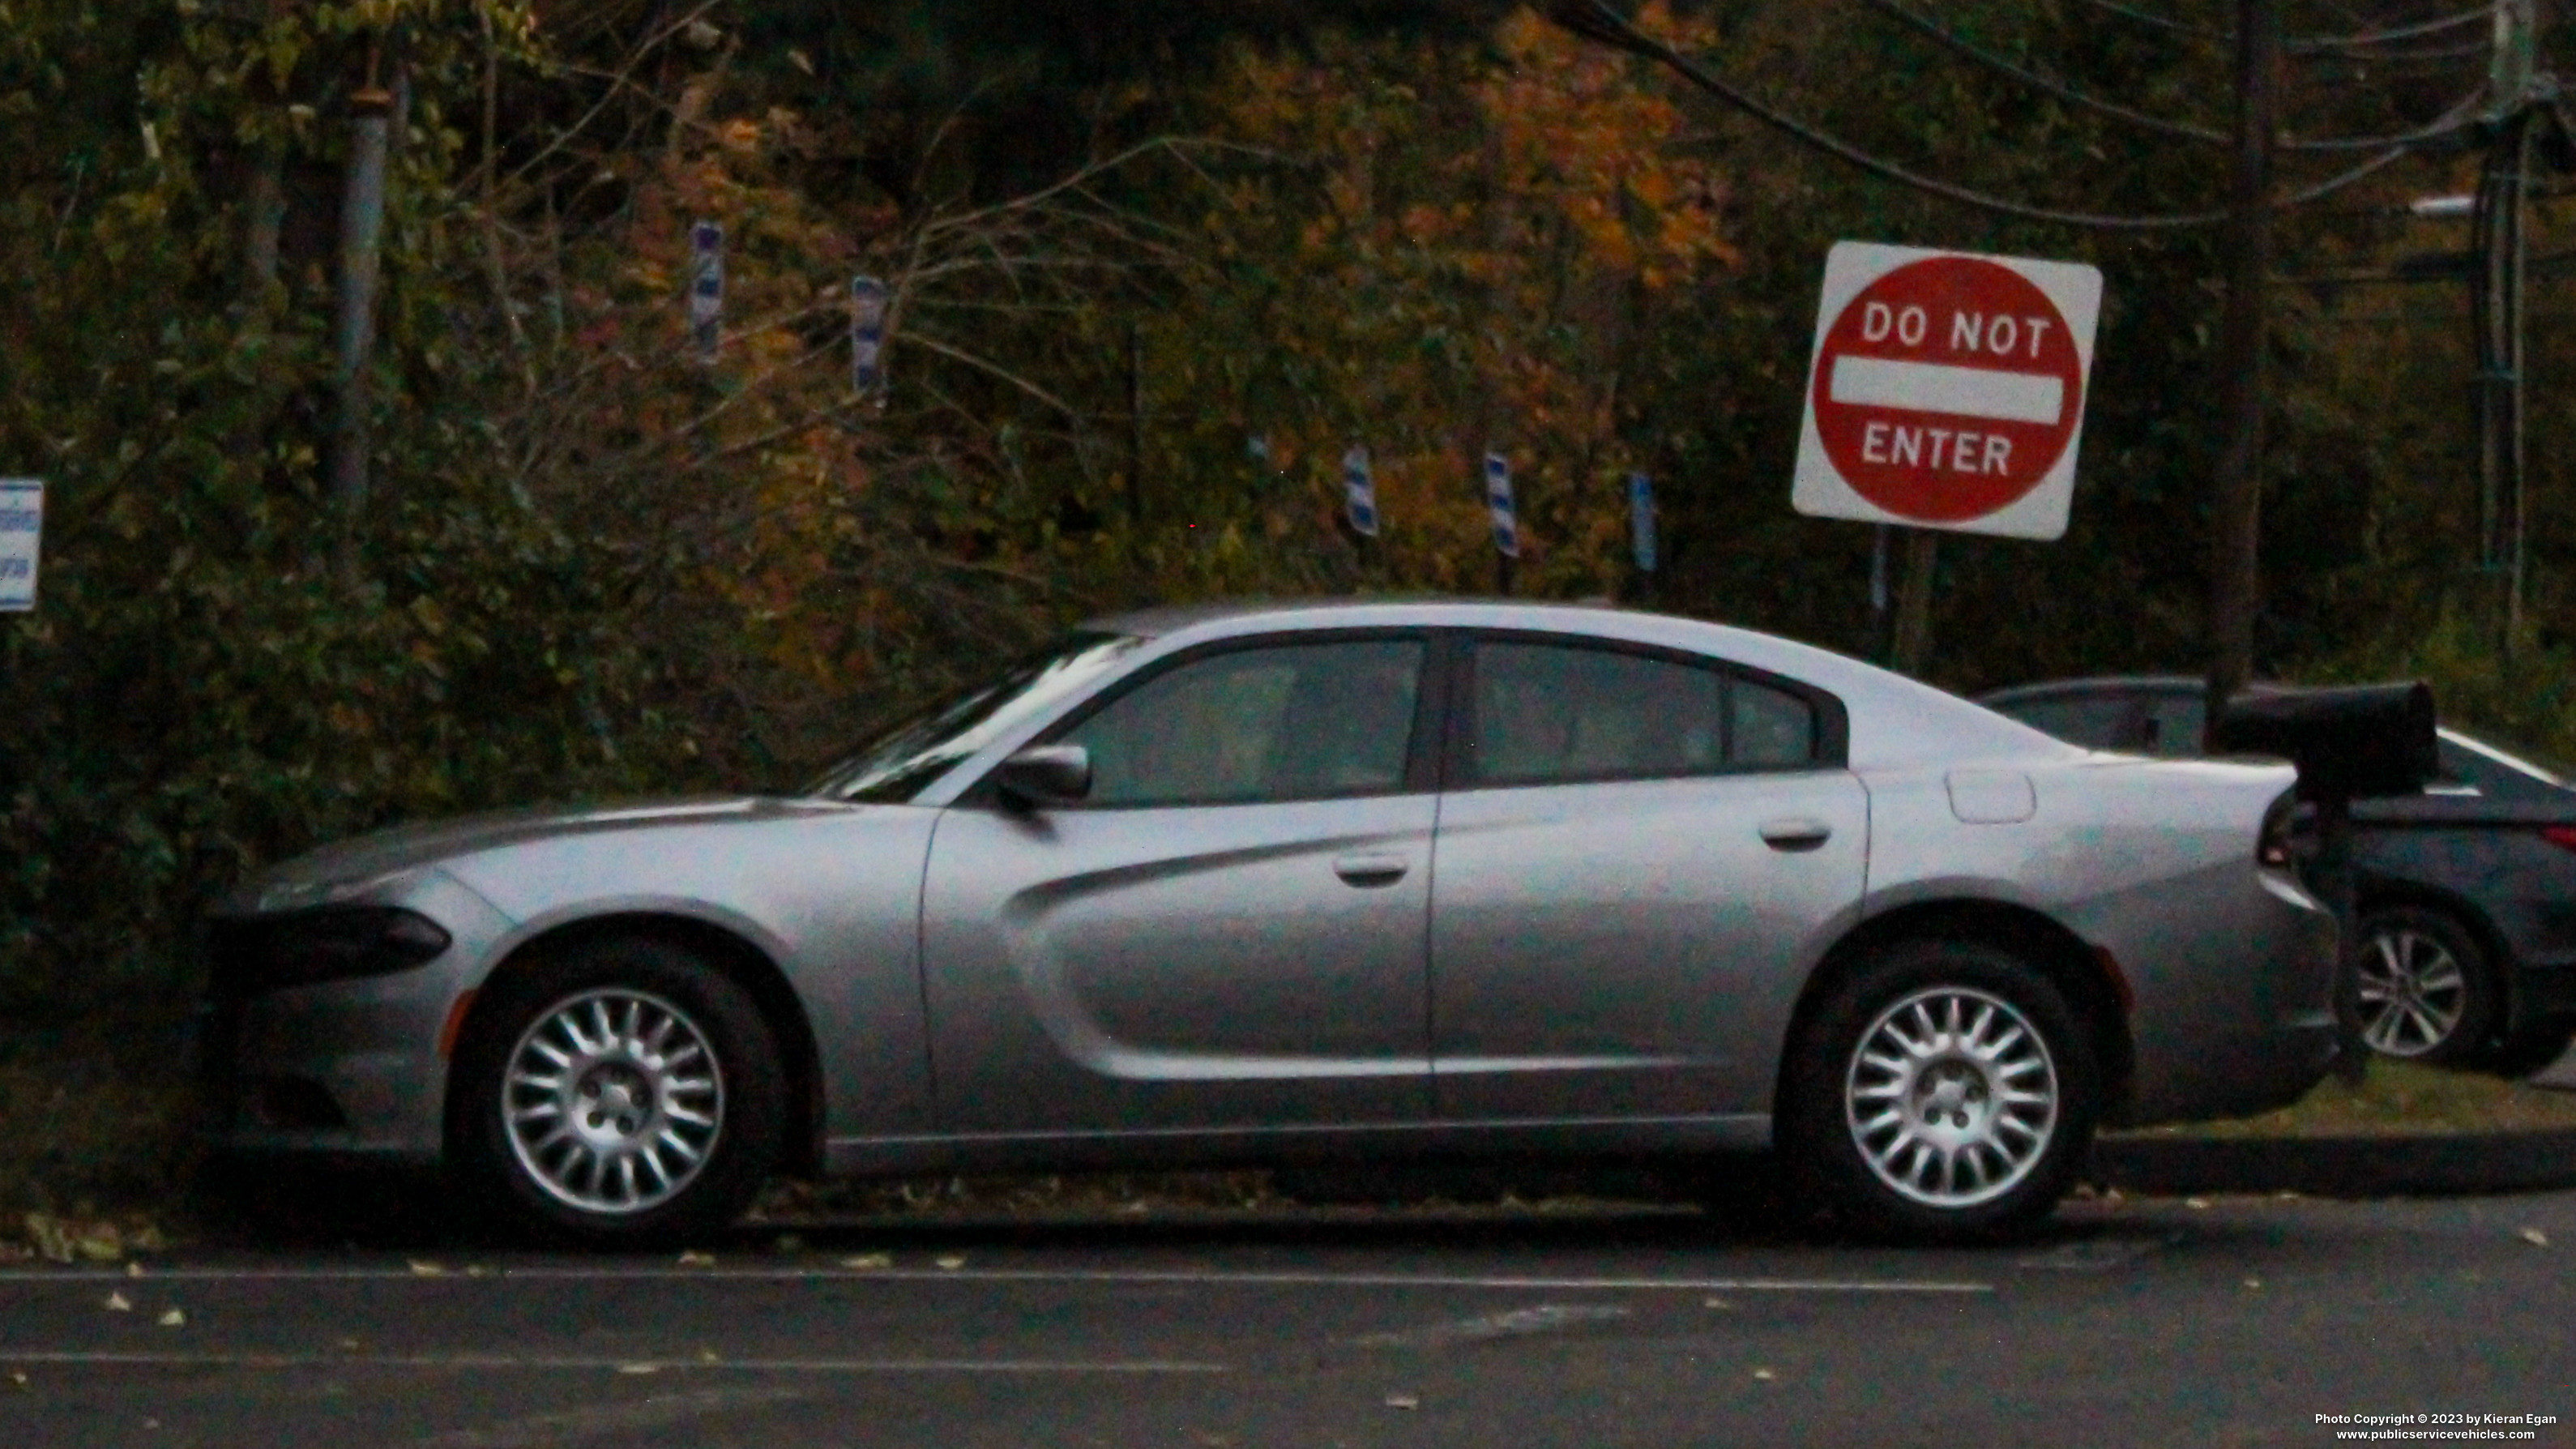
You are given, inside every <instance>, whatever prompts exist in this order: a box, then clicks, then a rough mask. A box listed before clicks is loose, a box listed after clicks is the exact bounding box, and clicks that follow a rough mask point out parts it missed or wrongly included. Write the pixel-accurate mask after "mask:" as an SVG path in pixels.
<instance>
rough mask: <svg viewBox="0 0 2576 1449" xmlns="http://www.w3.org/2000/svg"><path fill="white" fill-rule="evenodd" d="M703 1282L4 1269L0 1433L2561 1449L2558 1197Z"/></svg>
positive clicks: (2101, 1208) (289, 1270)
mask: <svg viewBox="0 0 2576 1449" xmlns="http://www.w3.org/2000/svg"><path fill="white" fill-rule="evenodd" d="M2535 1239H2537V1240H2535ZM880 1255H882V1256H880ZM707 1256H708V1258H710V1259H711V1261H698V1260H696V1259H695V1257H694V1256H693V1258H692V1260H691V1261H688V1262H680V1261H675V1260H674V1259H672V1258H670V1257H658V1256H657V1257H654V1258H650V1259H644V1258H600V1257H542V1256H513V1255H507V1254H494V1253H464V1252H460V1251H458V1250H456V1249H454V1248H452V1247H451V1248H445V1249H440V1250H437V1251H436V1252H434V1253H432V1252H428V1251H421V1252H412V1253H405V1252H400V1251H395V1252H386V1251H382V1250H374V1249H370V1250H366V1251H339V1252H313V1251H295V1252H267V1253H249V1252H208V1253H204V1254H201V1255H199V1256H197V1257H195V1258H193V1259H189V1260H186V1261H183V1262H174V1263H162V1264H156V1265H154V1266H152V1267H150V1268H147V1269H146V1270H144V1272H143V1273H142V1274H141V1276H129V1275H128V1274H127V1273H126V1272H124V1271H122V1270H118V1271H109V1272H97V1271H74V1270H70V1269H59V1268H45V1269H29V1270H21V1271H14V1272H8V1273H5V1274H0V1445H8V1446H21V1445H26V1446H34V1445H44V1446H52V1445H83V1446H87V1445H133V1446H153V1449H176V1446H182V1445H225V1446H232V1445H241V1446H261V1449H303V1446H318V1449H361V1446H365V1449H373V1446H400V1445H419V1446H446V1449H500V1446H554V1445H574V1446H585V1449H587V1446H598V1449H614V1446H630V1445H631V1446H654V1449H678V1446H743V1449H803V1446H825V1445H829V1446H843V1445H868V1446H879V1445H938V1446H981V1445H989V1446H1011V1449H1024V1446H1054V1445H1068V1446H1073V1445H1100V1446H1116V1449H1125V1446H1144V1445H1172V1446H1183V1449H1193V1446H1195V1449H1233V1446H1256V1445H1279V1446H1295V1449H1325V1446H1334V1445H1351V1446H1359V1445H1371V1446H1375V1445H1390V1446H1392V1445H1456V1446H1471V1445H1472V1446H1496V1445H1579V1446H1596V1445H1641V1446H1645V1445H1651V1446H1679V1445H1703V1444H1705V1445H1794V1444H1813V1445H1833V1446H1857V1445H1900V1446H1901V1445H1927V1446H1929V1445H1961V1444H1979V1445H1988V1444H1991V1445H2022V1444H2028V1445H2050V1446H2055V1445H2087V1446H2092V1445H2100V1446H2119V1445H2154V1446H2203V1445H2213V1446H2215V1445H2325V1444H2332V1443H2335V1442H2337V1441H2336V1439H2335V1438H2334V1432H2333V1429H2332V1428H2331V1427H2330V1426H2327V1425H2323V1424H2320V1423H2319V1422H2318V1420H2317V1416H2319V1415H2327V1414H2353V1415H2360V1414H2374V1413H2375V1414H2393V1413H2424V1414H2435V1415H2439V1414H2470V1415H2489V1414H2493V1415H2508V1414H2540V1415H2553V1416H2555V1418H2556V1422H2555V1423H2553V1424H2547V1425H2544V1426H2542V1427H2540V1428H2538V1429H2537V1431H2536V1433H2537V1437H2536V1438H2533V1439H2528V1440H2519V1441H2515V1440H2502V1439H2496V1440H2478V1441H2466V1440H2456V1439H2455V1440H2432V1439H2423V1440H2413V1441H2408V1442H2417V1443H2442V1442H2526V1443H2538V1444H2544V1445H2576V1429H2572V1428H2571V1427H2570V1425H2571V1422H2576V1311H2571V1309H2576V1194H2561V1195H2553V1196H2535V1197H2520V1198H2489V1199H2454V1200H2445V1201H2422V1202H2391V1203H2335V1202H2322V1201H2315V1200H2306V1199H2298V1200H2284V1199H2278V1198H2221V1199H2216V1200H2213V1201H2210V1202H2207V1203H2206V1204H2203V1205H2199V1206H2195V1205H2194V1204H2193V1203H2192V1202H2188V1201H2178V1200H2149V1201H2136V1202H2127V1203H2119V1204H2104V1203H2098V1202H2094V1203H2075V1204H2070V1205H2069V1206H2068V1207H2067V1208H2066V1209H2065V1210H2064V1211H2063V1212H2062V1213H2061V1215H2060V1217H2059V1218H2058V1220H2057V1221H2056V1223H2055V1224H2054V1225H2053V1227H2052V1228H2051V1230H2050V1231H2049V1232H2048V1233H2047V1234H2046V1235H2045V1236H2044V1237H2042V1238H2041V1239H2040V1240H2038V1241H2036V1242H2031V1243H2025V1244H2021V1245H2016V1246H2013V1247H2003V1248H1981V1249H1975V1250H1940V1251H1907V1250H1896V1249H1888V1248H1880V1247H1868V1246H1856V1245H1848V1244H1833V1243H1822V1242H1815V1241H1798V1240H1784V1239H1777V1238H1769V1237H1762V1236H1758V1235H1751V1234H1746V1233H1741V1232H1730V1231H1729V1230H1727V1229H1724V1228H1722V1227H1720V1226H1718V1225H1715V1224H1713V1223H1711V1222H1709V1221H1707V1220H1705V1219H1702V1218H1700V1217H1699V1216H1697V1215H1696V1214H1690V1213H1683V1212H1654V1211H1626V1212H1614V1211H1601V1212H1589V1213H1581V1214H1567V1215H1522V1216H1517V1217H1511V1216H1500V1217H1498V1216H1494V1215H1490V1214H1473V1213H1459V1214H1453V1215H1448V1216H1442V1215H1438V1214H1425V1213H1414V1214H1409V1215H1398V1216H1395V1217H1371V1216H1369V1215H1366V1214H1359V1213H1349V1214H1340V1215H1335V1214H1320V1215H1319V1214H1279V1215H1272V1216H1261V1217H1248V1218H1203V1219H1191V1220H1183V1221H1178V1222H1168V1221H1154V1220H1150V1219H1149V1220H1143V1221H1138V1220H1133V1219H1103V1220H1095V1221H1091V1222H1085V1223H1070V1224H1058V1225H1053V1226H1047V1227H1038V1228H1032V1227H1029V1226H1027V1225H1024V1224H1023V1225H1011V1224H1000V1223H991V1224H981V1225H978V1224H960V1225H941V1226H916V1227H909V1228H904V1229H899V1230H888V1229H885V1228H882V1227H879V1228H870V1229H848V1230H808V1231H806V1232H805V1233H804V1234H803V1241H802V1243H801V1244H790V1245H787V1246H786V1247H785V1248H784V1249H783V1250H782V1248H781V1245H779V1244H777V1243H775V1242H774V1241H772V1240H771V1239H770V1238H768V1237H766V1236H760V1237H750V1236H746V1237H742V1238H738V1239H735V1240H732V1241H728V1242H725V1243H722V1244H718V1245H715V1246H714V1247H713V1249H712V1250H711V1252H710V1253H709V1254H708V1255H707ZM119 1303H121V1304H123V1305H124V1306H123V1307H118V1306H116V1305H117V1304H119ZM172 1315H176V1318H175V1320H174V1319H173V1317H172ZM21 1375H23V1382H22V1381H21V1379H20V1376H21ZM2498 1427H2502V1426H2498Z"/></svg>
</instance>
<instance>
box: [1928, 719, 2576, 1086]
mask: <svg viewBox="0 0 2576 1449" xmlns="http://www.w3.org/2000/svg"><path fill="white" fill-rule="evenodd" d="M1979 702H1980V703H1982V704H1984V705H1986V706H1987V707H1988V708H1991V709H1994V710H1997V711H1999V712H2001V713H2003V714H2007V715H2010V716H2011V717H2013V718H2014V719H2018V720H2020V721H2021V722H2023V723H2024V724H2027V725H2031V726H2033V727H2034V728H2037V729H2041V730H2045V731H2047V732H2048V733H2050V734H2053V735H2056V736H2057V737H2058V738H2060V739H2063V740H2067V741H2069V742H2071V743H2074V744H2079V745H2087V746H2090V747H2092V748H2095V749H2105V750H2124V751H2131V752H2135V753H2139V754H2148V755H2162V756H2168V757H2172V756H2188V755H2196V754H2198V753H2200V748H2201V726H2202V723H2203V720H2204V719H2205V707H2204V703H2203V696H2202V692H2201V682H2200V681H2199V680H2197V679H2189V678H2183V677H2179V676H2121V677H2111V678H2099V679H2069V680H2053V681H2049V682H2045V683H2038V684H2025V685H2019V686H2016V687H2014V688H2011V689H2002V690H1996V691H1994V692H1993V693H1990V694H1986V695H1983V696H1980V698H1979ZM2438 749H2439V753H2440V759H2441V774H2440V775H2439V777H2438V778H2436V779H2435V780H2434V781H2433V782H2432V783H2431V784H2429V785H2428V786H2427V787H2426V788H2425V791H2424V793H2423V794H2422V795H2420V796H2416V797H2412V798H2407V799H2395V800H2372V801H2365V802H2362V803H2360V804H2357V805H2356V806H2355V807H2354V811H2353V814H2354V822H2355V824H2356V826H2357V827H2359V828H2358V832H2357V833H2358V841H2357V861H2356V863H2357V865H2358V866H2359V868H2360V909H2361V921H2362V938H2361V943H2360V947H2359V949H2358V951H2357V953H2356V955H2357V965H2358V971H2359V976H2360V980H2359V995H2360V1000H2361V1015H2362V1032H2363V1036H2364V1038H2365V1039H2366V1040H2367V1041H2369V1043H2370V1045H2371V1046H2372V1048H2373V1049H2375V1050H2377V1051H2379V1052H2381V1053H2383V1054H2385V1055H2388V1056H2393V1057H2406V1058H2413V1059H2416V1060H2420V1061H2428V1062H2437V1063H2442V1064H2445V1065H2457V1066H2481V1067H2486V1068H2490V1069H2493V1070H2498V1071H2505V1072H2514V1073H2520V1072H2523V1071H2527V1070H2530V1069H2532V1068H2536V1067H2538V1066H2540V1065H2542V1064H2544V1063H2546V1062H2548V1061H2550V1060H2551V1059H2553V1058H2555V1057H2556V1056H2557V1055H2558V1054H2559V1053H2560V1052H2562V1051H2564V1050H2565V1049H2566V1047H2567V1044H2568V1041H2569V1039H2570V1037H2571V1035H2576V787H2571V785H2570V783H2569V780H2568V778H2567V777H2566V776H2565V775H2562V774H2561V773H2560V772H2559V771H2558V770H2556V769H2554V768H2552V767H2551V766H2549V765H2547V764H2543V763H2540V762H2538V761H2535V760H2533V759H2531V758H2530V757H2529V756H2528V755H2527V754H2525V753H2523V752H2520V751H2516V750H2512V749H2508V748H2505V747H2503V746H2499V745H2496V744H2493V743H2490V742H2488V741H2486V740H2482V739H2479V738H2478V737H2476V736H2474V735H2470V734H2467V733H2464V732H2462V731H2460V730H2456V729H2452V728H2449V727H2444V728H2443V729H2442V730H2441V731H2440V738H2439V742H2438Z"/></svg>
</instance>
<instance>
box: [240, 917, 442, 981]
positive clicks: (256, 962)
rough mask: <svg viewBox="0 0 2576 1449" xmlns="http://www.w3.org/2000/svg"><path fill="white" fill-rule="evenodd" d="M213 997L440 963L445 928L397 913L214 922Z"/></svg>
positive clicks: (422, 918) (423, 918)
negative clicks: (434, 962)
mask: <svg viewBox="0 0 2576 1449" xmlns="http://www.w3.org/2000/svg"><path fill="white" fill-rule="evenodd" d="M209 936H210V939H209V942H208V944H209V946H210V947H211V948H212V954H213V958H214V959H213V963H212V964H213V972H214V982H213V984H214V989H215V991H216V993H217V994H218V995H225V996H246V995H249V994H251V993H253V992H260V991H273V990H275V989H277V988H278V987H281V986H310V985H312V984H313V983H315V982H317V981H344V980H348V979H350V978H352V977H359V976H389V975H392V974H393V973H394V972H397V971H408V970H410V969H411V968H413V967H415V966H419V965H422V964H425V963H427V962H429V961H431V960H434V959H436V957H437V956H438V954H439V953H440V952H442V951H444V950H446V949H447V947H448V944H449V942H450V940H451V938H450V937H449V936H448V934H447V931H446V929H445V928H444V927H442V926H440V925H439V924H438V923H437V922H436V921H433V920H431V919H430V918H429V917H427V916H424V915H422V914H420V913H419V912H418V911H407V910H404V909H402V908H401V907H399V906H320V907H317V908H315V909H312V910H305V911H290V912H288V913H286V914H283V915H275V916H255V917H250V918H247V919H231V920H218V921H216V922H215V923H214V924H213V925H212V927H211V928H210V931H209Z"/></svg>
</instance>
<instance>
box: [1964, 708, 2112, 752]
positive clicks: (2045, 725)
mask: <svg viewBox="0 0 2576 1449" xmlns="http://www.w3.org/2000/svg"><path fill="white" fill-rule="evenodd" d="M1993 708H1994V709H1996V710H1997V711H1999V712H2001V713H2003V714H2008V715H2010V716H2012V717H2013V718H2014V719H2017V720H2020V721H2021V722H2022V723H2023V724H2026V725H2029V726H2030V727H2031V728H2032V729H2035V730H2042V731H2045V732H2047V733H2049V734H2052V735H2055V736H2057V737H2058V738H2059V739H2061V740H2064V741H2066V742H2067V743H2068V744H2071V745H2083V746H2085V747H2086V748H2088V749H2096V750H2125V749H2132V748H2135V746H2134V745H2132V744H2131V743H2130V742H2129V739H2128V737H2127V736H2128V730H2127V728H2126V726H2127V723H2128V719H2129V709H2130V701H2129V699H2128V698H2126V697H2125V696H2122V695H2117V694H2052V695H2046V696H2043V697H2041V698H2038V699H2008V700H2001V701H1998V702H1997V703H1995V705H1994V706H1993Z"/></svg>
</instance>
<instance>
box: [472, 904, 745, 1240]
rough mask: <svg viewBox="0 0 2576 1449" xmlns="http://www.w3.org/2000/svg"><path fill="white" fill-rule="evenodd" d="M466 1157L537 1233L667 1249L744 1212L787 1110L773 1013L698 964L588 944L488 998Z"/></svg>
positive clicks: (478, 1023) (477, 1045) (478, 1024)
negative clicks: (767, 1015) (770, 1019)
mask: <svg viewBox="0 0 2576 1449" xmlns="http://www.w3.org/2000/svg"><path fill="white" fill-rule="evenodd" d="M456 1071H457V1077H456V1083H457V1086H456V1091H455V1094H454V1096H453V1097H452V1098H451V1102H452V1104H453V1105H452V1108H451V1115H452V1116H453V1117H454V1118H455V1125H456V1126H457V1128H458V1129H460V1130H458V1132H457V1139H458V1140H457V1147H458V1156H459V1159H460V1161H461V1163H462V1165H463V1166H464V1167H465V1168H466V1170H467V1171H468V1172H469V1173H470V1174H471V1175H472V1176H473V1177H474V1178H475V1179H477V1180H478V1185H479V1186H480V1187H481V1188H482V1189H483V1195H484V1197H485V1198H486V1199H487V1200H490V1201H492V1202H493V1203H495V1204H496V1205H497V1206H499V1207H500V1208H501V1209H502V1210H503V1212H504V1213H505V1214H506V1215H507V1216H508V1217H509V1218H511V1219H512V1220H513V1221H514V1222H515V1223H517V1224H519V1225H521V1226H525V1227H529V1228H534V1229H536V1230H538V1231H539V1232H540V1233H542V1234H544V1235H547V1236H553V1237H563V1238H571V1239H574V1240H578V1241H583V1242H589V1243H595V1244H599V1245H603V1246H607V1245H621V1246H622V1245H632V1244H638V1243H647V1242H667V1241H670V1240H673V1239H676V1238H680V1237H684V1236H686V1235H687V1234H689V1233H694V1232H703V1231H706V1230H708V1229H712V1228H720V1227H723V1226H724V1225H725V1224H727V1223H729V1222H731V1221H732V1220H733V1219H734V1218H735V1217H737V1216H739V1215H740V1214H741V1212H742V1210H743V1208H744V1207H745V1206H747V1205H748V1204H749V1203H750V1201H751V1196H752V1194H753V1193H754V1192H756V1191H757V1190H758V1189H759V1187H760V1184H761V1182H762V1180H763V1179H764V1178H766V1177H767V1176H768V1174H769V1171H770V1169H771V1168H772V1167H773V1166H774V1165H775V1164H776V1163H777V1160H778V1156H779V1150H780V1146H781V1142H782V1140H783V1132H782V1128H783V1125H784V1117H785V1111H784V1109H785V1104H786V1101H787V1088H786V1079H785V1075H784V1073H783V1071H782V1070H781V1068H780V1066H779V1060H778V1050H777V1047H776V1045H775V1044H774V1041H773V1039H772V1037H771V1034H770V1031H769V1027H768V1024H767V1022H766V1021H765V1020H764V1019H763V1018H762V1016H761V1013H760V1008H759V1007H758V1005H757V1004H755V1003H754V1002H753V1001H752V999H751V997H750V995H749V994H748V993H747V992H745V991H744V990H743V989H742V988H741V987H740V986H738V985H736V984H734V982H733V981H731V980H730V979H728V978H727V977H725V976H724V975H722V974H721V973H719V972H718V971H716V970H715V969H713V968H712V967H710V966H709V965H707V964H706V963H705V962H704V961H702V960H700V959H699V958H698V957H697V956H696V955H695V954H694V953H692V952H690V951H688V950H686V949H684V948H682V947H679V946H677V945H674V944H672V943H669V942H665V941H660V940H655V939H652V938H650V937H616V938H610V939H603V940H598V941H593V942H589V943H586V944H584V945H582V946H580V947H577V948H575V949H574V950H573V951H572V952H570V953H568V954H567V955H564V956H562V957H559V958H557V959H555V960H552V961H549V962H547V963H545V964H543V965H541V966H539V967H537V968H535V969H534V970H532V971H529V972H527V973H525V974H523V975H519V976H516V977H512V978H506V979H504V980H503V981H502V982H500V983H499V984H497V985H495V986H494V987H492V988H490V993H489V994H488V995H487V996H486V998H485V999H484V1000H483V1002H481V1003H480V1004H479V1006H478V1009H477V1010H476V1012H475V1016H474V1022H473V1027H472V1030H471V1032H470V1033H469V1036H468V1039H467V1040H466V1041H465V1042H464V1043H463V1044H462V1046H461V1048H460V1050H459V1051H458V1053H457V1059H456Z"/></svg>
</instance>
